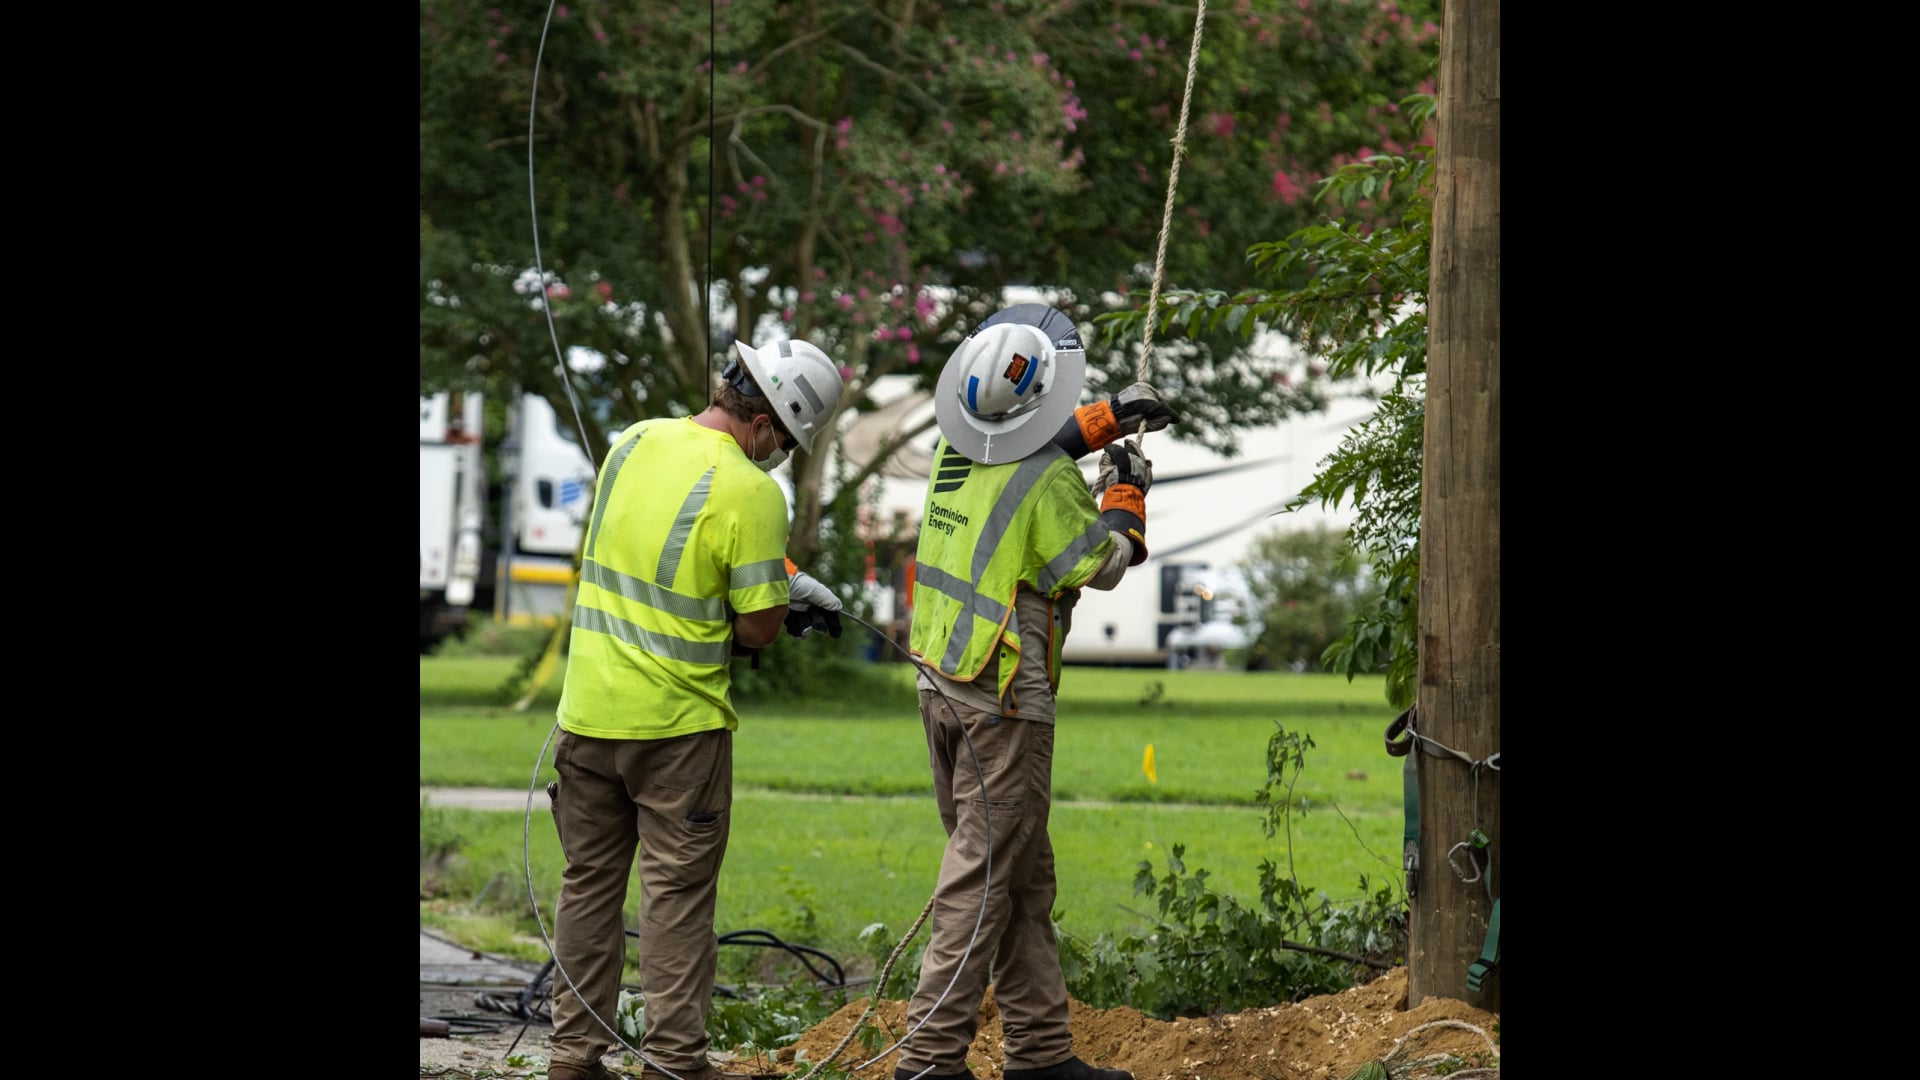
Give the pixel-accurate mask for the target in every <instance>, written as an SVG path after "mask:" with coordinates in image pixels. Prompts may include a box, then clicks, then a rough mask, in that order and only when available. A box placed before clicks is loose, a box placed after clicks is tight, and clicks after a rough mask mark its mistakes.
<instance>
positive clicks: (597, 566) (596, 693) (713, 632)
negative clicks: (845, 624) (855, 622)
mask: <svg viewBox="0 0 1920 1080" xmlns="http://www.w3.org/2000/svg"><path fill="white" fill-rule="evenodd" d="M786 548H787V501H786V497H785V496H784V495H782V494H781V492H780V487H779V485H778V484H776V483H775V482H774V480H773V478H772V477H770V476H768V475H767V474H766V473H764V472H762V471H761V470H760V469H759V468H758V467H756V466H755V465H754V464H753V462H751V461H748V460H747V456H746V454H744V453H742V452H741V450H740V444H739V443H737V442H735V441H734V439H733V436H731V435H728V434H727V433H726V432H724V431H715V430H713V429H711V428H707V427H703V426H701V425H699V424H696V423H694V422H693V420H692V418H690V417H688V418H681V419H661V420H646V421H642V422H640V423H638V424H635V425H633V426H632V427H630V428H628V429H627V430H626V431H624V432H621V433H620V437H619V438H618V439H616V440H615V441H614V444H613V447H612V449H611V450H609V451H608V453H607V460H606V462H605V464H603V465H602V466H601V469H600V480H599V485H598V487H597V488H596V492H595V496H594V501H593V516H592V518H591V519H590V520H589V522H588V525H587V537H586V546H585V549H584V550H583V552H582V558H581V564H580V588H579V594H578V602H577V603H576V605H575V607H574V612H573V631H572V637H571V638H570V640H569V657H568V660H567V677H566V682H565V684H564V686H563V687H562V689H561V692H560V708H559V719H560V726H561V727H562V728H565V729H566V730H568V731H571V732H573V733H574V734H576V735H591V736H595V737H598V738H603V739H665V738H670V737H672V736H675V735H688V734H692V733H694V732H698V731H711V730H714V729H716V728H722V727H724V728H726V729H727V730H728V731H732V730H734V729H736V728H738V727H739V726H740V718H739V716H738V715H737V714H736V713H735V712H734V709H733V703H732V701H731V700H729V696H728V688H729V686H730V668H729V664H730V661H731V656H732V649H733V616H734V615H736V614H743V613H747V612H754V611H762V610H765V609H767V608H771V607H778V606H779V605H781V604H785V603H786V602H787V568H786Z"/></svg>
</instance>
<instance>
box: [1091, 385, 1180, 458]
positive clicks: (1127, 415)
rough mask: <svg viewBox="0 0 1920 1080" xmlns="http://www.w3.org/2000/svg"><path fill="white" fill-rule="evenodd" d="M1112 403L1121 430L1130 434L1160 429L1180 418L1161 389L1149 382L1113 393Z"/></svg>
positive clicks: (1114, 415)
mask: <svg viewBox="0 0 1920 1080" xmlns="http://www.w3.org/2000/svg"><path fill="white" fill-rule="evenodd" d="M1112 404H1113V418H1114V419H1115V420H1117V421H1119V423H1120V430H1121V431H1124V432H1126V433H1127V434H1129V435H1138V434H1140V433H1141V432H1143V431H1159V430H1160V429H1161V428H1164V427H1166V426H1167V425H1168V424H1171V423H1173V422H1174V421H1176V420H1178V419H1180V415H1179V414H1178V413H1176V412H1174V411H1173V406H1171V405H1168V404H1167V402H1166V399H1165V398H1163V397H1161V396H1160V391H1158V390H1155V389H1154V388H1153V387H1152V386H1151V385H1150V384H1148V383H1143V382H1137V383H1134V384H1133V385H1132V386H1129V387H1127V388H1126V389H1125V390H1122V391H1120V392H1119V393H1117V394H1115V395H1113V403H1112ZM1102 449H1104V448H1102Z"/></svg>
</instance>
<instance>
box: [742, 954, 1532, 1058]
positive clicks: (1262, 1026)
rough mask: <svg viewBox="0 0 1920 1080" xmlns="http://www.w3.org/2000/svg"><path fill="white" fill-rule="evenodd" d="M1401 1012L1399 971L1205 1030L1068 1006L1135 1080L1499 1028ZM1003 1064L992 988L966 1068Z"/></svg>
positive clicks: (897, 1020)
mask: <svg viewBox="0 0 1920 1080" xmlns="http://www.w3.org/2000/svg"><path fill="white" fill-rule="evenodd" d="M1406 1001H1407V969H1406V968H1404V967H1398V968H1394V969H1393V970H1392V971H1390V972H1388V973H1387V974H1385V975H1383V976H1381V977H1380V978H1378V979H1375V980H1374V981H1373V982H1370V983H1367V984H1365V985H1363V986H1356V987H1353V988H1352V989H1349V990H1344V991H1342V992H1340V993H1338V994H1329V995H1326V996H1323V997H1314V998H1308V999H1306V1000H1305V1001H1302V1002H1300V1003H1298V1004H1295V1005H1276V1006H1273V1007H1270V1008H1264V1009H1249V1010H1248V1011H1246V1012H1241V1013H1234V1014H1231V1015H1226V1016H1218V1017H1207V1018H1203V1019H1192V1020H1187V1019H1182V1020H1173V1021H1160V1020H1155V1019H1152V1018H1151V1017H1147V1016H1143V1015H1141V1014H1140V1013H1138V1012H1136V1011H1134V1010H1132V1009H1129V1008H1124V1007H1123V1008H1117V1009H1093V1008H1088V1007H1087V1006H1085V1005H1082V1004H1081V1003H1080V1002H1078V1001H1074V1002H1071V1006H1070V1007H1071V1019H1070V1020H1069V1025H1070V1026H1071V1028H1072V1030H1073V1042H1074V1048H1075V1052H1076V1053H1078V1054H1079V1055H1080V1057H1081V1058H1083V1059H1085V1060H1086V1061H1088V1062H1091V1063H1092V1064H1095V1065H1102V1066H1106V1067H1109V1068H1120V1069H1126V1070H1128V1071H1129V1072H1131V1073H1133V1075H1134V1077H1135V1078H1136V1080H1326V1078H1332V1080H1342V1078H1344V1077H1346V1076H1347V1075H1348V1074H1349V1073H1350V1072H1352V1071H1353V1070H1354V1069H1356V1068H1358V1067H1359V1066H1360V1065H1362V1064H1364V1063H1365V1062H1367V1061H1369V1060H1377V1059H1380V1058H1384V1057H1386V1055H1387V1054H1388V1053H1390V1052H1391V1051H1392V1050H1393V1049H1394V1046H1395V1044H1396V1043H1398V1042H1399V1041H1400V1040H1401V1039H1403V1038H1405V1037H1406V1036H1407V1035H1408V1033H1409V1032H1412V1031H1413V1030H1414V1029H1416V1028H1419V1027H1421V1025H1423V1024H1429V1023H1431V1022H1433V1021H1437V1020H1443V1021H1458V1022H1463V1023H1466V1024H1471V1025H1473V1026H1474V1027H1476V1028H1479V1029H1480V1030H1481V1031H1483V1032H1485V1033H1486V1034H1487V1037H1488V1038H1492V1037H1493V1034H1494V1032H1493V1025H1494V1023H1495V1022H1496V1021H1497V1020H1498V1019H1499V1017H1498V1016H1497V1015H1495V1014H1493V1013H1489V1012H1487V1011H1485V1010H1483V1009H1478V1008H1475V1007H1474V1006H1472V1005H1468V1004H1467V1003H1465V1002H1462V1001H1456V1000H1453V999H1451V998H1429V999H1427V1000H1426V1001H1423V1002H1421V1003H1420V1005H1419V1007H1418V1008H1415V1009H1411V1010H1409V1009H1408V1008H1407V1007H1406ZM906 1008H907V1006H906V1002H904V1001H882V1002H881V1003H880V1004H879V1006H878V1007H877V1008H876V1009H875V1010H874V1014H873V1017H872V1019H871V1020H869V1021H868V1022H869V1023H870V1024H872V1025H873V1026H874V1027H875V1028H877V1029H879V1030H880V1032H881V1033H882V1034H883V1035H884V1036H885V1038H886V1042H884V1043H881V1044H879V1046H876V1047H875V1048H874V1049H879V1048H880V1047H881V1046H890V1045H892V1044H893V1043H894V1042H895V1041H896V1040H898V1039H899V1038H900V1036H901V1035H903V1034H905V1032H906V1022H905V1020H906ZM866 1009H867V1001H866V999H861V1000H859V1001H855V1002H851V1003H849V1004H848V1005H847V1006H846V1007H845V1008H843V1009H841V1010H840V1011H839V1012H837V1013H835V1014H833V1015H832V1016H830V1017H828V1018H827V1019H825V1020H823V1021H821V1022H820V1023H819V1024H818V1025H817V1026H815V1027H814V1028H813V1029H812V1030H811V1031H808V1032H807V1033H806V1034H805V1035H802V1036H801V1037H800V1039H799V1041H798V1042H796V1043H794V1044H793V1046H792V1047H791V1048H790V1050H791V1051H792V1052H793V1053H795V1054H797V1055H799V1056H800V1057H804V1058H805V1059H806V1060H807V1061H820V1060H822V1059H823V1058H825V1057H826V1056H827V1055H828V1054H830V1053H832V1052H833V1050H834V1048H835V1047H836V1046H838V1045H839V1044H840V1041H841V1040H842V1039H844V1038H846V1036H847V1032H848V1031H849V1030H850V1029H851V1028H852V1027H853V1025H854V1024H855V1023H857V1022H858V1021H859V1019H860V1016H861V1014H862V1013H864V1012H865V1011H866ZM1487 1049H1488V1046H1487V1041H1486V1040H1485V1039H1482V1038H1481V1037H1480V1036H1479V1035H1476V1034H1474V1033H1473V1032H1472V1031H1469V1030H1466V1029H1465V1028H1461V1027H1457V1026H1452V1025H1439V1026H1436V1027H1431V1028H1428V1029H1426V1030H1423V1031H1421V1032H1420V1034H1419V1035H1418V1037H1417V1043H1416V1044H1415V1045H1410V1046H1409V1047H1408V1048H1407V1052H1408V1055H1409V1056H1417V1057H1425V1056H1427V1055H1430V1054H1442V1053H1451V1054H1455V1055H1458V1056H1459V1057H1461V1058H1463V1059H1465V1060H1467V1061H1469V1062H1472V1061H1473V1060H1474V1055H1477V1054H1481V1053H1484V1052H1486V1051H1487ZM872 1055H873V1051H872V1050H867V1051H865V1052H863V1051H862V1048H861V1047H860V1045H859V1043H858V1042H857V1041H855V1042H852V1043H849V1044H848V1045H847V1048H846V1049H845V1050H843V1051H841V1053H840V1055H839V1056H838V1057H837V1058H835V1059H834V1062H833V1063H834V1064H835V1065H836V1066H839V1067H840V1068H850V1067H852V1066H853V1065H857V1064H859V1063H861V1062H864V1061H866V1060H867V1058H869V1057H871V1056H872ZM781 1057H782V1059H783V1064H787V1065H790V1067H792V1068H793V1070H794V1072H795V1073H800V1072H805V1071H806V1066H804V1065H793V1064H792V1063H793V1061H794V1058H793V1057H791V1056H789V1054H788V1053H787V1052H782V1054H781ZM898 1057H899V1054H898V1052H895V1053H890V1054H888V1055H887V1056H886V1057H884V1058H881V1059H880V1060H878V1061H876V1062H874V1063H873V1064H871V1065H868V1066H867V1067H866V1068H864V1069H861V1070H859V1071H858V1072H856V1073H854V1074H853V1075H854V1076H856V1077H860V1078H863V1080H864V1078H870V1077H871V1078H878V1080H888V1078H891V1077H892V1076H893V1067H894V1065H895V1063H896V1059H897V1058H898ZM1000 1064H1001V1063H1000V1016H999V1012H998V1010H997V1009H995V1008H994V1005H993V992H992V990H991V989H989V990H988V992H987V995H986V1000H985V1001H983V1002H982V1003H981V1008H980V1030H979V1033H978V1034H977V1035H975V1036H974V1040H973V1046H972V1048H971V1049H970V1050H969V1051H968V1053H967V1066H968V1067H969V1068H971V1069H972V1070H973V1075H974V1076H975V1077H976V1078H977V1080H1000ZM736 1067H738V1065H736Z"/></svg>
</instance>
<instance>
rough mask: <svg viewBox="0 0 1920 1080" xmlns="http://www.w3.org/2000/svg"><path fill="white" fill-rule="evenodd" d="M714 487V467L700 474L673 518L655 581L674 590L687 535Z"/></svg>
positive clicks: (661, 550) (655, 573)
mask: <svg viewBox="0 0 1920 1080" xmlns="http://www.w3.org/2000/svg"><path fill="white" fill-rule="evenodd" d="M712 487H713V466H711V465H709V466H707V471H706V472H703V473H701V474H700V479H698V480H695V481H694V482H693V490H692V491H689V492H687V498H686V501H684V502H682V503H681V504H680V512H679V513H678V514H675V515H674V517H673V528H672V530H670V531H669V532H668V533H667V542H666V545H665V546H664V547H662V548H661V549H660V565H659V567H658V568H656V569H655V570H654V572H653V580H655V581H657V582H659V583H660V584H662V585H665V586H666V587H667V588H669V589H671V588H673V575H675V574H677V573H679V572H680V553H681V552H683V551H685V550H686V547H687V535H688V534H689V533H691V532H693V523H694V521H695V520H696V519H697V518H699V516H700V508H701V507H703V506H705V505H707V491H708V490H709V489H711V488H712Z"/></svg>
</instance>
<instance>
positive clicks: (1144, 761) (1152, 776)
mask: <svg viewBox="0 0 1920 1080" xmlns="http://www.w3.org/2000/svg"><path fill="white" fill-rule="evenodd" d="M1140 771H1141V772H1143V773H1146V774H1147V783H1149V784H1157V783H1159V782H1160V774H1159V773H1157V772H1155V771H1154V768H1153V744H1152V743H1148V744H1147V756H1146V757H1143V758H1141V759H1140Z"/></svg>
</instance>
